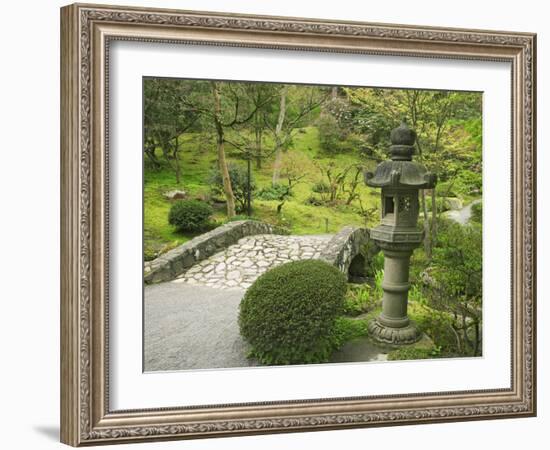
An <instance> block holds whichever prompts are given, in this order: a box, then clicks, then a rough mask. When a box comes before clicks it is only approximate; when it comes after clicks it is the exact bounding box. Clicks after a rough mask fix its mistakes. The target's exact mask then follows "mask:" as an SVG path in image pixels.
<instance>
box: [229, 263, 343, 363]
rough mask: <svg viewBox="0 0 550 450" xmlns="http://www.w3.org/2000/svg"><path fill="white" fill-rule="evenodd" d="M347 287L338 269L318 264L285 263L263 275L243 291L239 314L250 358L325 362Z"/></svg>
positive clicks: (332, 346) (268, 360)
mask: <svg viewBox="0 0 550 450" xmlns="http://www.w3.org/2000/svg"><path fill="white" fill-rule="evenodd" d="M346 287H347V283H346V279H345V277H344V275H343V274H342V273H341V272H340V271H338V269H336V268H335V267H333V266H332V265H330V264H328V263H325V262H322V261H318V260H304V261H295V262H290V263H287V264H283V265H281V266H278V267H275V268H274V269H271V270H270V271H268V272H266V273H264V274H263V275H262V276H260V277H259V278H258V279H257V280H256V281H255V282H254V284H253V285H252V286H251V287H250V288H249V289H248V290H247V292H246V294H245V297H244V298H243V300H242V301H241V304H240V310H239V327H240V331H241V334H242V336H243V337H244V338H245V339H246V340H247V341H248V342H249V343H250V345H251V346H252V350H251V355H252V356H254V357H255V358H257V359H258V360H259V361H260V362H262V363H263V364H303V363H314V362H323V361H326V360H328V358H329V357H330V354H331V352H332V351H333V350H334V348H335V341H334V336H333V332H334V327H335V321H336V318H337V317H338V316H339V315H340V314H341V313H342V311H343V308H344V296H345V294H346Z"/></svg>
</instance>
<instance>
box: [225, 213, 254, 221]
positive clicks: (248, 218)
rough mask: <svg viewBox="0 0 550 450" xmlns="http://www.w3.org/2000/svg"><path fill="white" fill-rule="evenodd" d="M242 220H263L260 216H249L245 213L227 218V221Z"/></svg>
mask: <svg viewBox="0 0 550 450" xmlns="http://www.w3.org/2000/svg"><path fill="white" fill-rule="evenodd" d="M240 220H258V221H259V220H261V219H260V218H258V217H255V216H247V215H244V214H237V215H236V216H233V217H230V218H229V219H227V222H238V221H240Z"/></svg>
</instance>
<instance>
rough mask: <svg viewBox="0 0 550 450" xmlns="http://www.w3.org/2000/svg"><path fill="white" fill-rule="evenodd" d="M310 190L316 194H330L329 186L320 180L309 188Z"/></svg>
mask: <svg viewBox="0 0 550 450" xmlns="http://www.w3.org/2000/svg"><path fill="white" fill-rule="evenodd" d="M311 190H312V191H313V192H316V193H318V194H326V193H328V192H330V186H329V185H328V183H326V182H325V181H322V180H321V181H318V182H317V183H315V184H314V185H313V186H312V187H311Z"/></svg>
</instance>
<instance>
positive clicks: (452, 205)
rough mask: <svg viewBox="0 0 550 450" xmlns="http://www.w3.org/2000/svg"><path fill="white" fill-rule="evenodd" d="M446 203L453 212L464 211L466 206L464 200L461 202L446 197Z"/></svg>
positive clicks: (457, 199)
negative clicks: (463, 208)
mask: <svg viewBox="0 0 550 450" xmlns="http://www.w3.org/2000/svg"><path fill="white" fill-rule="evenodd" d="M444 202H445V206H446V207H447V208H449V209H450V210H453V211H457V210H459V209H462V207H463V206H464V205H463V204H462V200H460V199H459V198H457V197H445V199H444Z"/></svg>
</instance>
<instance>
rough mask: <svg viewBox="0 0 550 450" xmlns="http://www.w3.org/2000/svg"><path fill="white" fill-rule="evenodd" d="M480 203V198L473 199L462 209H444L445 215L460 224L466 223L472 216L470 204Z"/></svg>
mask: <svg viewBox="0 0 550 450" xmlns="http://www.w3.org/2000/svg"><path fill="white" fill-rule="evenodd" d="M478 203H481V199H477V200H474V201H473V202H472V203H469V204H468V205H466V206H465V207H464V208H462V209H457V210H453V211H446V212H445V216H446V217H448V218H449V219H452V220H454V221H455V222H457V223H459V224H460V225H466V224H467V223H468V221H469V220H470V217H472V206H474V205H476V204H478Z"/></svg>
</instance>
